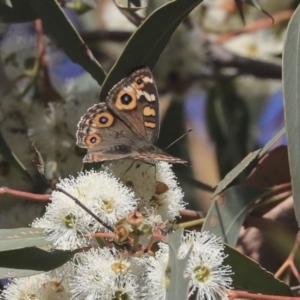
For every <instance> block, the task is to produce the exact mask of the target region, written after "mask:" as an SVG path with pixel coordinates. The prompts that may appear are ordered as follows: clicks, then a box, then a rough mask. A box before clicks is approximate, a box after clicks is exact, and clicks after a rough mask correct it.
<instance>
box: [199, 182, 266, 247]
mask: <svg viewBox="0 0 300 300" xmlns="http://www.w3.org/2000/svg"><path fill="white" fill-rule="evenodd" d="M268 191H269V189H265V188H259V187H252V186H244V185H237V186H233V187H231V188H229V189H228V190H226V191H225V192H224V193H223V194H222V196H221V197H220V200H218V201H216V202H215V203H214V204H213V205H212V206H211V208H210V210H209V211H208V214H207V216H206V219H205V223H204V224H203V227H202V231H209V232H211V233H213V234H215V235H216V236H218V237H220V238H221V239H222V241H224V242H226V243H227V244H229V245H232V246H235V245H236V242H237V239H238V235H239V232H240V229H241V226H242V225H243V223H244V220H245V217H246V216H247V214H248V212H249V210H250V209H251V208H252V205H253V204H254V203H255V202H256V201H257V199H259V198H260V197H262V195H263V194H265V193H266V192H268Z"/></svg>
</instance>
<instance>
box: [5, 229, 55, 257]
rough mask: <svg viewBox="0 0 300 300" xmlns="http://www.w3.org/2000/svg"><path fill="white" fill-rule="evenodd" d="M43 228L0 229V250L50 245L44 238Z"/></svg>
mask: <svg viewBox="0 0 300 300" xmlns="http://www.w3.org/2000/svg"><path fill="white" fill-rule="evenodd" d="M43 231H44V229H41V228H16V229H1V230H0V252H1V251H7V250H15V249H20V248H26V247H32V246H41V245H50V244H51V243H50V242H49V241H47V240H46V239H45V236H44V234H43Z"/></svg>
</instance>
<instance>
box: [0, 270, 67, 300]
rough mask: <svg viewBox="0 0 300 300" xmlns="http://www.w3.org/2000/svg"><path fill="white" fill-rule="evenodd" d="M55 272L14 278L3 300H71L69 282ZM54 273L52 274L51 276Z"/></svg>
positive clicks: (2, 297) (3, 293)
mask: <svg viewBox="0 0 300 300" xmlns="http://www.w3.org/2000/svg"><path fill="white" fill-rule="evenodd" d="M54 272H55V271H51V272H49V273H43V274H39V275H35V276H30V277H24V278H14V279H12V281H11V283H10V284H9V285H8V286H6V287H5V288H4V290H3V292H2V294H1V295H0V299H3V300H20V299H22V300H23V299H24V300H25V299H26V300H27V299H35V300H45V299H47V300H69V299H70V297H71V294H70V293H69V288H68V281H67V280H66V279H65V275H62V274H61V275H58V273H55V276H54ZM51 273H52V274H51Z"/></svg>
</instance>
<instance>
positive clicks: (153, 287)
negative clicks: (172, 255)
mask: <svg viewBox="0 0 300 300" xmlns="http://www.w3.org/2000/svg"><path fill="white" fill-rule="evenodd" d="M158 246H159V248H160V249H159V250H158V251H157V252H156V254H155V257H152V256H147V257H146V260H145V263H144V271H145V275H144V276H145V279H144V282H145V285H144V286H143V289H142V294H141V296H142V299H145V300H151V299H155V300H164V299H166V290H167V288H168V286H169V277H168V274H167V273H166V272H167V266H168V259H169V247H168V245H166V244H164V243H159V244H158Z"/></svg>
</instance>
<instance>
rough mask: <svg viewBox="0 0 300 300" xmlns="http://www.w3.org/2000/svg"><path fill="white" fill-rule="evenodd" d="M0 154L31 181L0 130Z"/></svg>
mask: <svg viewBox="0 0 300 300" xmlns="http://www.w3.org/2000/svg"><path fill="white" fill-rule="evenodd" d="M0 154H1V155H2V156H3V158H4V159H5V160H6V161H7V162H8V163H10V164H11V165H12V166H13V167H15V168H16V169H17V170H18V171H19V172H20V174H21V176H22V177H24V178H25V179H27V180H28V181H32V179H31V177H30V175H29V173H28V172H27V170H26V168H25V167H24V165H23V164H22V163H21V162H20V161H19V159H18V158H17V156H16V155H15V154H14V153H13V152H12V151H11V149H10V148H9V146H8V145H7V143H6V141H5V140H4V138H3V136H2V134H1V131H0Z"/></svg>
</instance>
